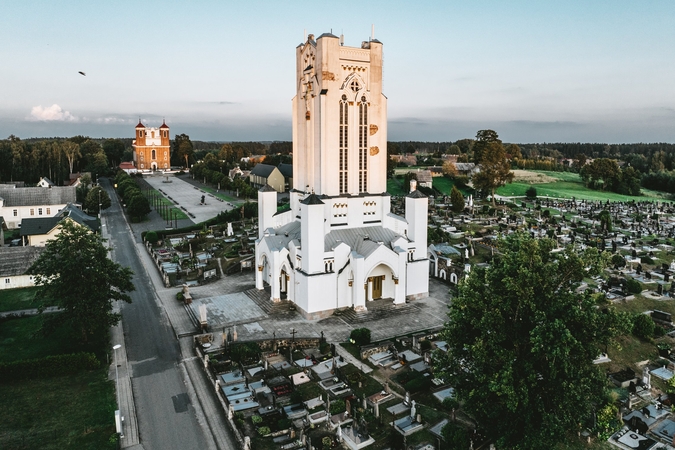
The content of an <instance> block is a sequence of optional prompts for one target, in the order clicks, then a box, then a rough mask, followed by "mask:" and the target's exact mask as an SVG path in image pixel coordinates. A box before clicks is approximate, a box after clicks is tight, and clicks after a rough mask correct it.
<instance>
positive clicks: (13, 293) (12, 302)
mask: <svg viewBox="0 0 675 450" xmlns="http://www.w3.org/2000/svg"><path fill="white" fill-rule="evenodd" d="M36 292H37V288H35V287H29V288H21V289H3V290H1V291H0V312H4V311H18V310H20V309H34V308H37V307H39V306H40V304H41V303H42V301H41V300H36V299H35V294H36ZM45 304H46V305H47V306H50V305H52V304H53V303H52V302H48V301H47V302H45Z"/></svg>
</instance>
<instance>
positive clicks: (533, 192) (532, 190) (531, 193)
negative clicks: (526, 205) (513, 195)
mask: <svg viewBox="0 0 675 450" xmlns="http://www.w3.org/2000/svg"><path fill="white" fill-rule="evenodd" d="M525 196H526V197H527V198H528V199H530V200H534V199H535V198H537V188H536V187H534V186H530V187H529V188H527V190H526V191H525Z"/></svg>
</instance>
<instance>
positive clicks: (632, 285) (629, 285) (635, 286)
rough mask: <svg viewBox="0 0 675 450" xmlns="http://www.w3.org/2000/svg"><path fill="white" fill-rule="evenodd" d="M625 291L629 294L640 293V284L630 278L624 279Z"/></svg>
mask: <svg viewBox="0 0 675 450" xmlns="http://www.w3.org/2000/svg"><path fill="white" fill-rule="evenodd" d="M626 290H627V291H628V293H629V294H639V293H640V292H642V284H641V283H640V282H639V281H637V280H634V279H632V278H626Z"/></svg>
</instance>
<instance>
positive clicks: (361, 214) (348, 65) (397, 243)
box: [255, 33, 429, 319]
mask: <svg viewBox="0 0 675 450" xmlns="http://www.w3.org/2000/svg"><path fill="white" fill-rule="evenodd" d="M295 88H296V95H295V97H294V98H293V186H292V189H291V191H290V210H286V211H283V212H277V192H276V191H275V190H274V189H272V188H271V187H269V186H265V187H263V188H262V189H261V190H260V191H259V192H258V208H259V209H258V211H259V212H258V217H259V224H258V226H259V236H258V239H257V240H256V244H255V255H256V265H257V270H256V288H258V289H265V287H266V286H269V288H270V291H271V299H270V300H271V301H279V300H284V299H285V300H290V301H292V302H293V303H294V304H295V306H296V308H297V310H298V311H300V312H301V313H302V314H303V315H304V316H305V317H306V318H308V319H317V318H322V317H326V316H328V315H330V314H332V312H333V311H335V310H336V309H339V308H348V307H353V308H355V309H356V310H365V309H367V308H368V302H370V301H373V300H377V299H390V300H391V301H392V302H393V303H394V304H402V303H405V302H406V300H411V299H415V298H422V297H426V296H427V295H428V291H429V261H428V259H427V212H428V199H427V198H426V197H425V196H424V195H423V194H422V193H420V192H419V191H417V190H415V189H414V187H413V190H412V192H411V193H410V194H409V195H408V196H407V197H406V199H405V217H400V216H397V215H395V214H392V213H391V208H390V206H391V201H390V196H389V194H387V192H386V191H387V151H386V148H387V98H386V97H385V96H384V94H383V93H382V43H381V42H379V41H377V40H375V39H371V40H370V41H365V42H363V43H362V44H361V47H347V46H344V45H343V44H342V38H338V37H337V36H334V35H332V34H330V33H324V34H322V35H321V36H319V37H318V38H317V39H316V40H315V39H314V36H313V35H311V34H310V35H309V36H308V38H307V41H306V42H305V43H304V44H300V45H299V46H298V47H297V49H296V86H295Z"/></svg>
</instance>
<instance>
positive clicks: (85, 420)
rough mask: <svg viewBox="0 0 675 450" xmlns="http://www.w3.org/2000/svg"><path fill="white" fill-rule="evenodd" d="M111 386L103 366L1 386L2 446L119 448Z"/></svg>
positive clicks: (0, 445) (0, 434) (24, 447)
mask: <svg viewBox="0 0 675 450" xmlns="http://www.w3.org/2000/svg"><path fill="white" fill-rule="evenodd" d="M20 320H25V319H20ZM113 387H114V386H113V383H112V382H111V381H108V380H107V377H106V371H105V370H96V371H91V372H82V373H79V374H77V375H74V376H73V375H71V376H67V377H65V376H64V377H55V378H48V379H42V380H29V381H20V382H15V383H3V384H0V404H1V405H2V408H0V423H1V424H2V426H0V430H1V431H0V448H2V449H46V450H49V449H55V450H56V449H59V450H60V449H91V450H98V449H111V450H112V449H115V448H117V445H116V444H115V441H114V440H112V442H111V438H113V436H114V434H115V425H114V421H113V418H114V411H115V392H114V390H113Z"/></svg>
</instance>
